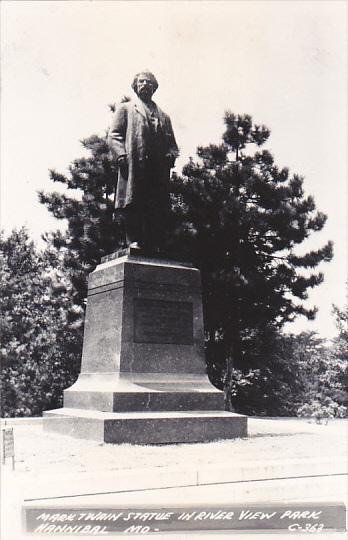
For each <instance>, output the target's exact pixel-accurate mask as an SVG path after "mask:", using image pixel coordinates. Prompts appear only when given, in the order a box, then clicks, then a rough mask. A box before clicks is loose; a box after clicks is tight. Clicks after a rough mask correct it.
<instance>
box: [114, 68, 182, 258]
mask: <svg viewBox="0 0 348 540" xmlns="http://www.w3.org/2000/svg"><path fill="white" fill-rule="evenodd" d="M157 87H158V83H157V80H156V77H155V76H154V75H153V74H152V73H150V72H147V71H145V72H141V73H138V74H137V75H136V76H135V77H134V80H133V83H132V88H133V90H134V91H135V93H136V97H135V98H134V99H132V100H129V101H127V102H124V103H120V104H119V105H117V106H116V111H115V115H114V118H113V121H112V124H111V127H110V130H109V135H108V141H109V146H110V148H111V150H112V153H113V155H114V157H115V159H116V161H117V164H118V183H117V191H116V203H115V207H116V208H122V209H124V213H125V223H126V238H127V244H128V246H131V247H143V248H144V249H149V250H154V249H158V248H159V247H160V246H161V243H162V241H163V233H164V232H165V229H166V226H167V216H168V211H169V174H170V169H171V168H172V167H174V164H175V160H176V158H177V157H178V147H177V144H176V142H175V137H174V133H173V128H172V124H171V121H170V118H169V116H168V115H167V114H165V113H164V112H163V111H162V110H161V109H160V108H159V107H158V106H157V105H156V103H155V102H154V101H152V96H153V94H154V92H155V91H156V90H157Z"/></svg>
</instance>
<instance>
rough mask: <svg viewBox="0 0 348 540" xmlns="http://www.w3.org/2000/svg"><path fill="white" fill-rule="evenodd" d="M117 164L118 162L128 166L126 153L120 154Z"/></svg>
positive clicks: (122, 165)
mask: <svg viewBox="0 0 348 540" xmlns="http://www.w3.org/2000/svg"><path fill="white" fill-rule="evenodd" d="M117 164H118V165H119V166H120V167H126V166H127V165H128V159H127V156H126V154H124V155H123V156H120V157H119V158H118V159H117Z"/></svg>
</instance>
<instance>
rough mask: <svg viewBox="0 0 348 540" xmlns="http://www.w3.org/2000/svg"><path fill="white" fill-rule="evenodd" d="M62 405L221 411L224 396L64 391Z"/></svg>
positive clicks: (116, 409)
mask: <svg viewBox="0 0 348 540" xmlns="http://www.w3.org/2000/svg"><path fill="white" fill-rule="evenodd" d="M64 405H65V406H66V407H67V408H74V409H92V410H96V411H103V412H127V411H132V412H133V411H144V412H146V411H179V412H180V411H195V410H203V411H212V410H223V408H224V395H223V392H220V391H219V390H216V391H215V392H214V391H206V392H151V391H148V392H146V391H143V392H107V391H100V392H98V391H95V392H92V391H81V390H80V391H73V390H70V391H68V392H65V395H64Z"/></svg>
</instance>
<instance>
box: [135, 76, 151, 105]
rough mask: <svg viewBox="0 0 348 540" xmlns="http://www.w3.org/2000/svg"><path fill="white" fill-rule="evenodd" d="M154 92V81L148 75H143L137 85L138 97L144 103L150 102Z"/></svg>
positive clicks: (139, 77)
mask: <svg viewBox="0 0 348 540" xmlns="http://www.w3.org/2000/svg"><path fill="white" fill-rule="evenodd" d="M154 91H155V89H154V84H153V81H152V79H151V78H150V77H149V76H148V75H146V74H144V73H141V74H140V75H139V76H138V79H137V84H136V93H137V95H138V96H139V97H140V98H141V99H143V100H144V101H148V100H150V99H151V97H152V95H153V93H154Z"/></svg>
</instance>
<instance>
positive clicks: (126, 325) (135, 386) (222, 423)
mask: <svg viewBox="0 0 348 540" xmlns="http://www.w3.org/2000/svg"><path fill="white" fill-rule="evenodd" d="M223 402H224V400H223V393H222V392H220V391H219V390H217V389H216V388H214V387H213V386H212V385H211V384H210V382H209V380H208V378H207V375H206V366H205V359H204V331H203V313H202V299H201V279H200V272H199V271H198V270H197V269H196V268H192V265H190V264H187V263H181V262H177V261H172V260H168V259H165V258H160V257H158V258H153V257H151V258H149V257H147V256H145V255H142V254H141V252H139V250H130V249H128V250H125V251H124V252H123V253H121V256H117V255H114V256H111V257H108V258H106V259H104V260H103V261H102V263H101V264H100V265H99V266H98V267H97V268H96V270H95V271H94V272H92V273H91V274H90V276H89V282H88V299H87V309H86V318H85V332H84V342H83V353H82V362H81V373H80V376H79V378H78V380H77V381H76V383H75V384H74V385H73V386H72V387H71V388H69V389H67V390H65V392H64V408H63V409H57V410H55V411H47V412H45V413H44V427H45V429H48V430H54V431H62V432H64V433H70V434H71V435H73V436H76V437H83V438H93V439H97V440H102V441H107V442H115V443H118V442H131V443H140V444H145V443H146V444H151V443H165V442H168V443H169V442H184V441H187V442H192V441H205V440H212V439H216V438H231V437H235V436H238V437H240V436H246V434H247V418H246V417H244V416H241V415H235V414H232V413H228V412H225V411H223Z"/></svg>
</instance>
